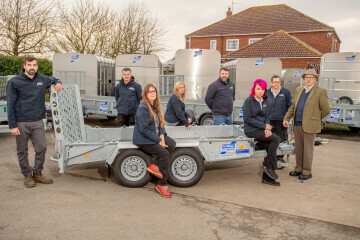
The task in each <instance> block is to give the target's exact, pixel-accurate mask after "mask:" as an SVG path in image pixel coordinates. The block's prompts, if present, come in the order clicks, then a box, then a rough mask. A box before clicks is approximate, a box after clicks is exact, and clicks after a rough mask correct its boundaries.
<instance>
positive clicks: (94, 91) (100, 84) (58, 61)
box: [53, 53, 115, 97]
mask: <svg viewBox="0 0 360 240" xmlns="http://www.w3.org/2000/svg"><path fill="white" fill-rule="evenodd" d="M53 75H54V77H56V78H59V79H60V80H61V81H62V83H63V84H73V83H74V84H77V85H78V86H79V87H80V93H81V95H82V96H83V97H84V96H114V92H115V61H114V60H113V59H110V58H104V57H101V56H96V55H92V54H80V53H55V54H54V57H53Z"/></svg>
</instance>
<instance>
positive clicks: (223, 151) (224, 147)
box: [220, 142, 236, 154]
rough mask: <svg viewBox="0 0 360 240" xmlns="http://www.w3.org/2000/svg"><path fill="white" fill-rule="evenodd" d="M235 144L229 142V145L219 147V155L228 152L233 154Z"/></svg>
mask: <svg viewBox="0 0 360 240" xmlns="http://www.w3.org/2000/svg"><path fill="white" fill-rule="evenodd" d="M235 144H236V142H231V143H229V144H223V145H222V146H221V149H222V151H221V153H220V154H226V153H227V152H228V151H231V152H234V151H235Z"/></svg>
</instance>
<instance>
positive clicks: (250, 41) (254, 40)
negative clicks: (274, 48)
mask: <svg viewBox="0 0 360 240" xmlns="http://www.w3.org/2000/svg"><path fill="white" fill-rule="evenodd" d="M261 39H262V38H249V45H250V44H252V43H255V42H257V41H259V40H261Z"/></svg>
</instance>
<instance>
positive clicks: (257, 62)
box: [255, 58, 264, 66]
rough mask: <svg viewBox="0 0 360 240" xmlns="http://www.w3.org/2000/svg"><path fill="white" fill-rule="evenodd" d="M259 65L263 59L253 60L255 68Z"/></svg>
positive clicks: (262, 62)
mask: <svg viewBox="0 0 360 240" xmlns="http://www.w3.org/2000/svg"><path fill="white" fill-rule="evenodd" d="M260 64H264V58H260V59H256V60H255V66H258V65H260Z"/></svg>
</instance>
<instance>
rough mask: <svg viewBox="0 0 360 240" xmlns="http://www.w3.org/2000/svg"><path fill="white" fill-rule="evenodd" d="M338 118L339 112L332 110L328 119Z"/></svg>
mask: <svg viewBox="0 0 360 240" xmlns="http://www.w3.org/2000/svg"><path fill="white" fill-rule="evenodd" d="M339 116H340V110H339V109H338V110H333V111H331V114H330V118H334V117H335V118H338V117H339Z"/></svg>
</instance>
